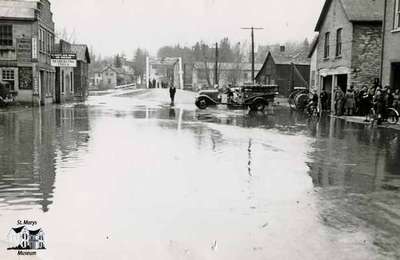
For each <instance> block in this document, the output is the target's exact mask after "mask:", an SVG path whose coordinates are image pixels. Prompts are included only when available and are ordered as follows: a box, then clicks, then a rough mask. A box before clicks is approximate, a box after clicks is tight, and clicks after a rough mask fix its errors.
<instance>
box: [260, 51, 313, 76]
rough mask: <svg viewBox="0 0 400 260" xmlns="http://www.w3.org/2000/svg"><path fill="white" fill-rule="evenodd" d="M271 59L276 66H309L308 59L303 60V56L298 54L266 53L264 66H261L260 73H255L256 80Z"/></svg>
mask: <svg viewBox="0 0 400 260" xmlns="http://www.w3.org/2000/svg"><path fill="white" fill-rule="evenodd" d="M270 58H272V60H273V61H274V63H275V64H276V65H291V64H294V65H297V66H301V65H303V66H310V61H309V59H304V54H303V53H301V52H299V53H298V54H295V55H290V54H288V53H285V52H284V53H281V52H279V53H272V52H271V51H269V52H268V54H267V57H266V58H265V61H264V64H263V65H262V67H261V69H260V71H259V72H258V73H257V76H256V78H258V76H259V74H260V73H262V71H263V70H264V67H265V66H267V62H268V60H269V59H270Z"/></svg>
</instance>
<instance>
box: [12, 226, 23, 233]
mask: <svg viewBox="0 0 400 260" xmlns="http://www.w3.org/2000/svg"><path fill="white" fill-rule="evenodd" d="M24 228H25V226H21V227H17V228H13V230H14V232H15V233H17V234H18V233H20V232H21V231H22V230H23V229H24Z"/></svg>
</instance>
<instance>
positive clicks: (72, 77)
mask: <svg viewBox="0 0 400 260" xmlns="http://www.w3.org/2000/svg"><path fill="white" fill-rule="evenodd" d="M69 75H70V76H69V79H70V80H71V84H70V87H71V89H70V90H71V92H72V93H73V92H74V82H73V80H74V76H73V75H72V72H70V73H69Z"/></svg>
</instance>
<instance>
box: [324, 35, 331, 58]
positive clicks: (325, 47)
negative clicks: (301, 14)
mask: <svg viewBox="0 0 400 260" xmlns="http://www.w3.org/2000/svg"><path fill="white" fill-rule="evenodd" d="M329 38H330V33H329V32H327V33H325V44H324V58H328V57H329Z"/></svg>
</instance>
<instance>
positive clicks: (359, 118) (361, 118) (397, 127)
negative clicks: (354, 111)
mask: <svg viewBox="0 0 400 260" xmlns="http://www.w3.org/2000/svg"><path fill="white" fill-rule="evenodd" d="M330 117H332V118H337V119H342V120H345V121H346V122H352V123H359V124H364V125H370V124H371V122H365V121H364V120H365V116H333V115H331V116H330ZM377 127H378V128H390V129H394V130H400V124H396V125H391V124H388V123H383V124H382V125H379V126H377Z"/></svg>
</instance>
